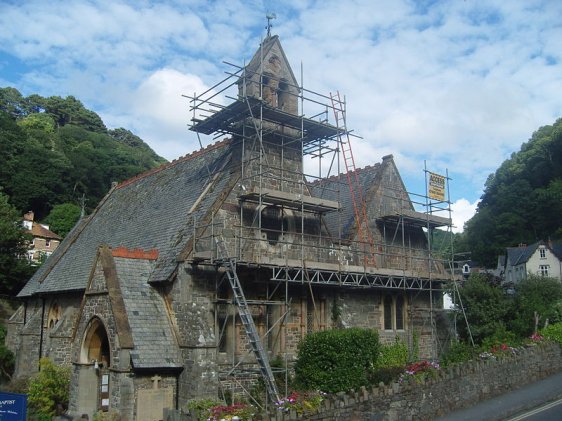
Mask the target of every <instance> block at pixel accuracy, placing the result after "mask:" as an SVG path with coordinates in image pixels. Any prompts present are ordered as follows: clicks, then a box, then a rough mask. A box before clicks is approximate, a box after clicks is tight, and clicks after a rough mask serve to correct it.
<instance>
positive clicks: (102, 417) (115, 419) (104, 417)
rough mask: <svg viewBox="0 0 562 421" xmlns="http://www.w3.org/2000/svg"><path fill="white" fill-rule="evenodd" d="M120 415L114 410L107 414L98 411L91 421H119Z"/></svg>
mask: <svg viewBox="0 0 562 421" xmlns="http://www.w3.org/2000/svg"><path fill="white" fill-rule="evenodd" d="M120 419H121V415H120V414H119V412H118V411H116V410H115V409H110V410H109V411H107V412H104V411H98V412H96V413H95V414H94V418H93V421H119V420H120Z"/></svg>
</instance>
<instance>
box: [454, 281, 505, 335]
mask: <svg viewBox="0 0 562 421" xmlns="http://www.w3.org/2000/svg"><path fill="white" fill-rule="evenodd" d="M459 293H460V296H461V299H462V303H463V305H464V310H465V313H466V319H467V321H468V324H469V326H470V330H471V332H472V337H473V339H474V342H475V343H477V344H480V343H481V342H482V341H483V340H484V339H485V338H487V337H490V336H493V335H494V334H496V333H497V332H504V331H505V330H506V327H507V322H506V321H507V320H509V319H510V317H511V312H512V301H511V300H510V299H509V298H508V297H507V296H506V295H505V293H504V291H503V289H501V288H500V287H499V286H497V285H492V284H491V283H489V282H488V281H487V278H486V277H485V276H484V275H481V274H472V275H471V276H470V278H469V279H468V280H467V281H466V282H465V283H464V285H463V286H462V288H459ZM457 306H458V304H457ZM458 310H459V311H460V309H458ZM457 326H458V333H459V335H460V337H461V339H462V340H464V341H466V342H468V341H470V337H469V333H468V329H467V327H466V323H464V320H463V322H461V323H458V325H457Z"/></svg>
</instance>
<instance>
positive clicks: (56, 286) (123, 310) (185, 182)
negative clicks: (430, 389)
mask: <svg viewBox="0 0 562 421" xmlns="http://www.w3.org/2000/svg"><path fill="white" fill-rule="evenodd" d="M230 74H231V75H230V76H229V77H228V78H227V79H226V80H225V81H223V84H224V92H227V93H228V95H227V98H230V99H228V100H227V102H230V103H229V104H228V105H219V104H223V103H224V101H222V100H219V99H218V96H219V95H220V94H218V93H217V92H219V91H221V87H216V88H215V89H212V90H209V91H208V92H205V93H203V94H202V95H200V96H195V97H193V98H191V111H192V112H193V118H192V121H191V123H192V125H191V130H193V131H194V132H196V133H198V134H199V135H201V134H202V135H213V136H215V137H216V138H220V139H222V140H220V141H218V142H216V143H213V144H210V145H208V146H206V147H204V148H202V149H200V150H197V151H194V152H193V153H191V154H189V155H186V156H184V157H182V158H179V159H177V160H175V161H173V162H171V163H168V164H165V165H163V166H161V167H159V168H156V169H154V170H151V171H149V172H147V173H144V174H141V175H138V176H136V177H134V178H132V179H129V180H127V181H124V182H122V183H120V184H116V185H114V186H113V187H112V188H111V190H110V191H109V192H108V194H107V195H106V196H105V198H104V199H103V200H102V201H101V202H100V203H99V204H98V206H97V207H96V209H95V210H94V211H93V213H92V214H91V215H89V216H87V217H85V218H83V219H82V220H81V221H80V222H79V223H78V224H77V225H76V226H75V227H74V229H73V230H72V231H71V232H70V233H69V234H68V236H67V237H66V238H65V239H64V240H63V241H62V243H61V244H60V246H59V247H58V248H57V249H56V250H55V251H54V252H53V254H52V255H51V256H50V257H49V259H47V261H46V262H45V263H44V264H43V265H42V266H41V267H40V268H39V270H38V271H37V273H36V274H35V275H34V276H33V277H32V278H31V279H30V280H29V282H28V283H27V285H26V286H25V287H24V288H23V290H22V291H21V292H20V294H19V298H20V299H21V301H22V305H21V307H20V308H19V309H18V310H17V312H16V313H15V314H14V315H13V317H12V318H11V319H10V321H9V334H8V344H9V346H10V347H11V348H12V349H13V351H14V352H15V354H16V373H15V376H16V377H21V376H28V375H31V374H33V373H34V372H36V371H37V369H38V364H39V360H40V359H41V358H43V357H48V358H50V359H51V360H52V361H54V362H55V363H56V364H61V365H67V366H70V367H71V370H72V374H71V389H70V404H69V413H70V414H72V415H77V416H80V415H81V414H87V415H88V416H89V417H90V419H92V416H93V415H94V414H95V413H96V412H98V411H108V410H111V409H113V410H117V411H119V413H120V414H121V419H122V420H125V421H133V420H138V421H153V420H160V419H164V418H163V411H164V410H165V409H166V408H168V409H176V410H177V409H185V408H186V406H187V402H188V401H189V400H191V399H195V398H202V397H212V398H218V397H221V396H227V395H228V396H232V395H240V394H243V393H245V391H248V390H251V389H252V386H253V385H255V384H256V383H257V381H258V380H259V379H262V380H263V384H264V385H265V391H264V392H263V393H264V395H265V396H266V398H268V399H269V400H273V399H278V398H279V397H280V396H283V394H284V393H285V387H284V385H282V384H279V382H278V381H276V378H279V376H276V375H275V373H276V371H277V370H285V369H288V370H290V369H291V367H292V364H293V363H294V360H295V357H296V353H297V345H298V343H299V341H300V340H302V339H303V338H304V336H305V335H307V334H308V333H311V332H315V331H319V330H325V329H333V328H348V327H364V328H370V329H375V330H377V331H378V333H379V337H380V340H381V341H382V342H393V341H394V340H395V338H397V337H398V338H400V339H402V340H403V341H405V342H406V343H407V344H408V346H409V347H410V350H411V352H413V353H415V352H417V353H418V355H419V356H420V357H426V358H432V357H437V353H438V351H439V343H440V340H441V339H442V337H441V336H440V335H441V333H440V332H441V329H440V322H441V320H440V316H439V315H440V312H439V308H441V299H442V291H441V286H442V284H443V282H444V281H446V280H447V279H448V278H449V277H450V275H449V274H448V272H447V271H446V270H445V269H446V268H445V265H444V263H443V262H442V261H440V260H438V259H436V258H434V256H433V255H432V254H431V252H430V250H429V247H428V238H430V235H429V234H430V232H431V230H433V229H434V228H436V227H439V226H445V227H446V226H450V225H451V221H450V219H449V217H450V215H445V216H439V215H436V214H434V213H430V212H423V213H422V212H418V211H416V210H415V209H414V206H413V204H412V201H411V200H410V197H409V194H408V193H407V190H406V188H405V186H404V183H403V181H402V178H401V177H400V174H399V172H398V169H397V167H396V165H395V162H394V160H393V157H392V156H391V155H387V156H384V157H380V158H377V159H375V158H374V157H373V163H372V165H371V166H367V167H365V168H355V162H354V159H353V152H352V150H351V144H350V141H351V140H352V136H351V131H350V130H349V129H348V128H347V127H346V125H345V122H346V119H345V112H346V110H345V101H342V100H341V98H340V96H339V94H337V93H336V94H327V95H320V94H315V93H312V92H310V91H308V90H306V89H304V88H303V87H302V86H299V82H298V81H297V78H296V77H295V75H294V74H293V71H292V69H291V67H290V65H289V61H288V60H287V57H286V56H285V53H284V51H283V48H282V46H281V43H280V41H279V38H278V37H277V36H271V35H268V36H267V37H266V38H265V39H264V40H263V41H262V43H261V45H260V47H259V48H258V50H257V52H256V53H255V54H254V56H253V58H252V59H251V60H250V62H249V64H247V65H246V66H241V67H238V68H235V69H234V71H233V72H230ZM307 100H310V104H311V105H310V110H311V111H313V112H311V111H309V109H308V108H307V109H306V114H305V111H304V107H307V105H306V103H307ZM316 111H318V112H316ZM375 161H377V162H375ZM310 162H312V164H310ZM308 167H313V168H318V169H319V173H318V174H316V175H314V176H313V175H308V174H305V169H306V168H308ZM273 362H275V363H273ZM283 367H284V368H283ZM266 398H264V401H267V400H268V399H266Z"/></svg>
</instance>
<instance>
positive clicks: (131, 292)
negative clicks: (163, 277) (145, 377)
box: [114, 257, 182, 369]
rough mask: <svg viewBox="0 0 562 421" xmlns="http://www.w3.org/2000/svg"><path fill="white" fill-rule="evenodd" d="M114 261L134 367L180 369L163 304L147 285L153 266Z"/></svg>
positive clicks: (140, 261) (141, 261)
mask: <svg viewBox="0 0 562 421" xmlns="http://www.w3.org/2000/svg"><path fill="white" fill-rule="evenodd" d="M114 261H115V267H116V271H117V278H118V280H119V287H120V289H121V294H122V297H123V301H124V304H125V309H126V312H127V314H128V315H129V326H130V327H131V334H132V336H133V343H134V348H133V350H132V351H131V361H132V364H133V367H134V368H136V369H143V368H176V367H182V364H181V360H180V353H179V348H178V345H177V342H176V339H175V338H174V336H173V328H172V326H171V323H170V320H169V318H168V315H167V314H166V304H165V303H164V300H163V298H162V297H161V296H160V295H159V294H158V292H157V291H156V290H155V288H152V287H151V286H150V285H149V284H148V283H147V282H146V279H148V277H149V276H150V274H151V273H152V271H153V269H154V264H155V262H154V261H150V260H146V259H128V258H123V257H115V258H114Z"/></svg>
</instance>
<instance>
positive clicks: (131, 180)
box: [115, 138, 230, 189]
mask: <svg viewBox="0 0 562 421" xmlns="http://www.w3.org/2000/svg"><path fill="white" fill-rule="evenodd" d="M229 142H230V138H226V139H223V140H219V141H217V142H215V143H212V144H209V145H207V146H205V147H204V148H201V149H198V150H196V151H193V152H191V153H188V154H187V155H184V156H182V157H179V158H176V159H174V160H172V161H171V162H168V163H166V164H162V165H160V166H159V167H156V168H152V169H150V170H148V171H145V172H143V173H140V174H137V175H135V176H134V177H131V178H129V179H127V180H125V181H122V182H121V183H119V184H118V185H117V186H116V187H115V188H116V189H120V188H122V187H125V186H128V185H129V184H132V183H134V182H135V181H138V180H141V179H143V178H145V177H148V176H150V175H153V174H156V173H158V172H160V171H163V170H165V169H168V168H171V167H173V166H174V165H178V164H179V163H181V162H185V161H189V160H190V159H194V158H197V157H198V156H201V155H203V154H205V153H208V152H211V151H213V150H215V149H218V148H220V147H222V146H224V145H226V144H227V143H229Z"/></svg>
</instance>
